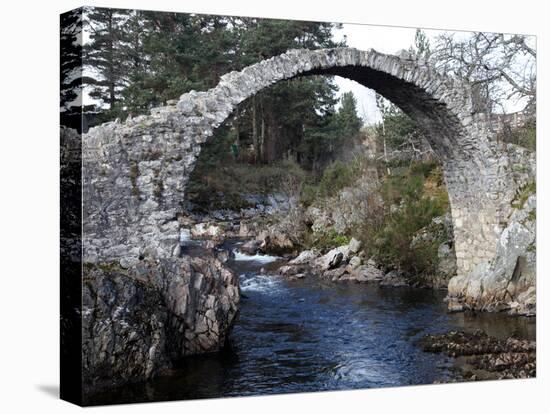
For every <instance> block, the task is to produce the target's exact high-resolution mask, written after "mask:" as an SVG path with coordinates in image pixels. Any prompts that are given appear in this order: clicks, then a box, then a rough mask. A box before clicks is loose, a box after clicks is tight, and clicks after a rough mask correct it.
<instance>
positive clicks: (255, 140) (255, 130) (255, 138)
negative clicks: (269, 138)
mask: <svg viewBox="0 0 550 414" xmlns="http://www.w3.org/2000/svg"><path fill="white" fill-rule="evenodd" d="M256 118H257V117H256V97H255V96H254V97H253V98H252V145H253V147H254V163H257V162H258V159H259V157H258V155H259V153H260V151H259V148H258V125H257V120H256Z"/></svg>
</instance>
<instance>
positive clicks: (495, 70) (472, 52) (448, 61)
mask: <svg viewBox="0 0 550 414" xmlns="http://www.w3.org/2000/svg"><path fill="white" fill-rule="evenodd" d="M536 56H537V54H536V50H535V48H534V38H533V37H531V36H523V35H506V34H501V33H482V32H475V33H472V34H471V35H470V36H467V37H464V35H462V34H457V33H444V34H442V35H440V36H438V37H437V39H436V41H435V45H434V47H433V48H432V53H431V54H430V61H431V62H432V64H434V65H435V67H436V68H437V69H439V70H440V71H442V72H445V73H447V74H450V75H451V76H455V77H457V78H460V79H464V80H467V81H468V82H470V83H471V84H472V85H473V86H474V99H475V102H474V104H475V105H476V109H477V110H481V111H485V112H487V113H488V114H491V113H494V112H506V107H507V104H509V102H510V101H511V100H512V102H516V103H517V102H520V101H521V102H525V110H526V111H528V112H531V113H534V108H535V99H536Z"/></svg>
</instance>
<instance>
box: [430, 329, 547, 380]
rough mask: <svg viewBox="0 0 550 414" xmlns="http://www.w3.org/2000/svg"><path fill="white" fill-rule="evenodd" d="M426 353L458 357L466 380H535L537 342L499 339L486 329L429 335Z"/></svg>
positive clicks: (462, 375)
mask: <svg viewBox="0 0 550 414" xmlns="http://www.w3.org/2000/svg"><path fill="white" fill-rule="evenodd" d="M420 344H421V346H422V349H423V350H424V351H426V352H434V353H444V354H446V355H448V356H451V357H453V358H457V366H458V367H460V373H461V378H460V379H463V380H472V381H474V380H487V379H510V378H534V377H535V376H536V371H537V370H536V368H537V358H536V342H535V341H534V340H529V339H519V338H513V337H511V338H506V339H498V338H495V337H493V336H489V335H487V334H486V333H485V332H483V331H482V330H476V331H474V332H464V331H450V332H447V333H444V334H437V335H427V336H425V337H424V338H422V340H421V341H420Z"/></svg>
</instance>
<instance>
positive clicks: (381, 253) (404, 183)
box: [357, 163, 449, 275]
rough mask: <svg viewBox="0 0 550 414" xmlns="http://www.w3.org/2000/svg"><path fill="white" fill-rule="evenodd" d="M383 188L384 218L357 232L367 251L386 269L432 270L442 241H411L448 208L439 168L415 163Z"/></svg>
mask: <svg viewBox="0 0 550 414" xmlns="http://www.w3.org/2000/svg"><path fill="white" fill-rule="evenodd" d="M380 191H381V194H382V197H383V199H384V202H385V205H386V206H389V207H388V208H387V209H386V211H385V212H383V213H382V217H381V218H380V216H379V217H377V218H375V220H370V221H368V222H366V223H363V226H362V227H361V228H360V229H359V231H358V234H357V237H358V238H359V239H361V240H362V241H363V243H364V246H365V250H366V252H367V254H368V255H369V256H372V257H374V258H375V260H376V261H377V262H378V263H380V264H381V265H383V266H385V267H387V268H393V267H396V266H397V267H398V268H400V269H401V270H403V271H405V272H406V273H407V274H410V275H419V274H427V273H430V272H433V271H434V269H435V265H436V264H437V248H438V246H439V244H440V243H441V242H442V241H443V240H439V239H437V238H435V239H430V238H428V239H427V240H422V241H421V242H419V243H414V246H412V245H411V243H412V241H413V239H414V237H415V235H417V234H418V232H419V230H421V229H423V228H425V227H426V226H429V225H430V223H431V222H432V219H433V218H435V217H437V216H441V215H443V214H445V213H446V212H447V211H448V208H449V200H448V196H447V191H446V188H445V186H444V183H443V178H442V173H441V169H440V167H439V166H438V165H437V164H435V163H413V164H412V165H411V166H410V167H409V168H407V169H406V170H403V171H401V172H400V173H399V174H397V173H396V174H393V175H390V176H387V177H386V178H385V180H384V182H383V183H382V186H381V189H380ZM392 206H393V207H392Z"/></svg>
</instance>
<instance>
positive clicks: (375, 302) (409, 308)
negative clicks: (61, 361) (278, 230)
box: [96, 255, 535, 404]
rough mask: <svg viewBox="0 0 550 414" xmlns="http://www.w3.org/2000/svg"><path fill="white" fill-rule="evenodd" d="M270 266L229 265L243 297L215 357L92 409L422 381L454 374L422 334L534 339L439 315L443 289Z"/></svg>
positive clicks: (522, 329) (488, 317) (492, 320)
mask: <svg viewBox="0 0 550 414" xmlns="http://www.w3.org/2000/svg"><path fill="white" fill-rule="evenodd" d="M235 259H237V260H235ZM243 259H244V260H243ZM267 263H270V265H269V266H266V264H267ZM273 263H274V264H275V265H278V264H279V262H277V261H275V260H273V259H272V258H270V259H266V257H260V258H257V260H251V259H250V257H243V256H242V255H240V256H236V257H233V258H232V259H231V260H230V262H229V264H230V266H231V267H232V268H233V270H234V271H235V272H236V273H237V274H239V275H240V281H241V288H242V291H243V293H244V295H243V299H242V303H241V311H240V315H239V319H238V321H237V322H236V324H235V327H234V329H233V332H232V334H231V336H230V340H229V344H228V347H227V348H226V349H225V350H224V351H223V352H221V353H219V354H212V355H203V356H195V357H189V358H186V359H184V360H183V361H181V364H180V366H179V367H177V369H176V370H175V373H174V374H173V375H171V376H167V377H163V378H157V379H155V380H153V381H150V382H148V383H142V384H134V385H129V386H125V387H122V388H120V389H117V390H111V391H110V392H108V393H104V394H102V395H99V396H97V399H96V401H97V403H99V404H101V403H112V402H131V401H136V402H137V401H152V400H171V399H194V398H212V397H226V396H238V395H258V394H277V393H287V392H304V391H317V390H319V391H320V390H341V389H354V388H371V387H387V386H399V385H411V384H430V383H433V382H434V381H445V380H450V379H452V378H453V376H454V375H455V374H454V370H453V369H452V366H453V361H452V359H450V358H448V357H446V356H445V355H441V354H431V353H424V352H422V351H421V349H420V348H419V347H418V346H417V345H416V342H417V340H418V339H419V338H421V337H422V336H423V335H425V334H427V333H441V332H446V331H449V330H451V329H463V330H474V329H483V330H484V331H485V332H487V333H488V334H489V335H494V336H497V337H501V338H502V337H509V336H518V337H527V338H532V339H534V337H535V319H534V318H519V317H516V318H513V317H509V316H506V315H502V314H477V315H469V314H463V313H457V314H448V313H447V312H446V306H445V304H444V302H443V297H444V293H442V292H435V291H432V290H428V289H413V288H383V287H378V286H373V285H364V284H354V283H350V284H334V283H325V282H321V281H319V280H318V279H316V278H310V279H302V280H295V281H289V280H286V279H284V278H282V277H280V276H277V275H273V274H271V275H269V274H267V275H266V274H261V273H260V269H261V268H267V272H269V268H271V269H273V267H274V265H273ZM264 271H265V269H264Z"/></svg>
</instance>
